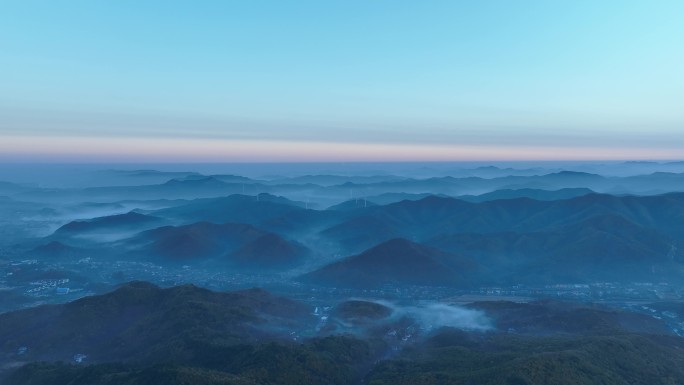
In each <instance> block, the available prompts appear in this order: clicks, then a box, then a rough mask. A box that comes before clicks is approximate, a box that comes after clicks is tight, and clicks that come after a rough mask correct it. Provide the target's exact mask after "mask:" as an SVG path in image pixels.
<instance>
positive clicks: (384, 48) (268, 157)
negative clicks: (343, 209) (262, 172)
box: [0, 0, 684, 161]
mask: <svg viewBox="0 0 684 385" xmlns="http://www.w3.org/2000/svg"><path fill="white" fill-rule="evenodd" d="M682 20H684V2H683V1H679V0H671V1H660V0H652V1H643V0H641V1H636V0H633V1H630V0H603V1H596V0H592V1H585V0H579V1H577V0H573V1H525V0H520V1H510V0H506V1H504V0H501V1H487V0H483V1H470V0H462V1H456V0H452V1H398V0H393V1H368V0H365V1H280V0H273V1H259V0H250V1H228V0H226V1H170V0H167V1H134V0H115V1H111V0H110V1H104V0H102V1H98V0H89V1H51V0H50V1H31V0H8V1H4V2H2V4H0V160H17V159H19V160H39V159H40V160H45V159H55V160H85V161H88V160H90V161H92V160H116V159H123V160H132V159H141V160H160V161H164V160H169V161H179V160H190V161H191V160H202V161H206V160H217V161H220V160H245V161H252V160H264V161H273V160H368V159H373V160H412V159H416V160H417V159H420V160H467V159H471V158H472V159H487V158H491V159H521V158H531V159H533V158H535V157H538V158H544V159H551V158H561V159H566V158H573V159H575V158H577V159H580V158H616V159H617V158H641V159H646V158H650V159H659V158H660V159H665V158H684V22H682ZM3 143H4V144H3Z"/></svg>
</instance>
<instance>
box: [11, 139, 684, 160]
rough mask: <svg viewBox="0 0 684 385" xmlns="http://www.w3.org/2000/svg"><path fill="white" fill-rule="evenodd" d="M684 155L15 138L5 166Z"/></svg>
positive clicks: (667, 154) (631, 150) (672, 152)
mask: <svg viewBox="0 0 684 385" xmlns="http://www.w3.org/2000/svg"><path fill="white" fill-rule="evenodd" d="M682 158H684V149H663V148H649V147H621V148H606V147H598V146H597V147H590V146H582V147H578V146H563V147H561V146H523V145H469V144H465V145H463V144H460V145H459V144H454V145H452V144H447V145H428V144H379V143H349V142H323V141H274V140H229V139H180V138H120V137H119V138H116V137H110V138H103V137H97V138H95V137H63V136H60V137H57V136H55V137H40V138H38V137H31V136H10V137H5V138H3V140H2V142H1V143H0V161H16V162H27V161H33V162H35V161H55V162H79V161H87V162H146V161H150V162H179V161H180V162H339V161H342V162H366V161H369V162H373V161H490V160H491V161H506V160H512V161H515V160H626V159H643V160H671V159H682Z"/></svg>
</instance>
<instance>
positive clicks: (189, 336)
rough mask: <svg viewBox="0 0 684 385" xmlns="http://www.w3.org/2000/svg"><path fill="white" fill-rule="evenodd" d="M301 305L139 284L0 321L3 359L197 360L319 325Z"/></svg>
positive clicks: (264, 296)
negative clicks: (209, 352) (204, 351)
mask: <svg viewBox="0 0 684 385" xmlns="http://www.w3.org/2000/svg"><path fill="white" fill-rule="evenodd" d="M309 312H310V309H309V308H308V307H307V306H305V305H302V304H300V303H297V302H294V301H290V300H287V299H284V298H280V297H276V296H273V295H271V294H269V293H267V292H265V291H263V290H259V289H253V290H246V291H239V292H231V293H219V292H212V291H209V290H206V289H200V288H197V287H195V286H192V285H186V286H177V287H173V288H170V289H160V288H159V287H157V286H154V285H152V284H149V283H141V282H134V283H130V284H127V285H124V286H122V287H121V288H119V289H118V290H116V291H114V292H112V293H109V294H105V295H101V296H94V297H87V298H83V299H80V300H77V301H74V302H71V303H68V304H66V305H51V306H41V307H37V308H32V309H28V310H21V311H16V312H12V313H5V314H0V341H2V342H1V345H0V355H2V356H6V357H11V356H12V354H13V352H16V350H17V349H18V348H19V347H21V346H26V347H28V348H29V350H28V353H27V354H26V356H25V357H24V359H30V360H65V361H69V360H71V357H72V356H73V355H74V354H78V353H80V354H86V355H88V357H89V362H102V361H112V360H114V361H131V360H137V361H145V362H176V361H178V362H183V361H188V360H189V361H192V360H193V359H194V357H197V355H198V354H200V353H201V348H200V346H204V345H211V344H220V345H232V344H238V343H244V342H254V341H257V340H258V339H260V338H264V337H267V336H271V337H277V336H280V335H282V336H287V335H288V334H289V333H290V332H291V331H297V330H300V329H302V328H304V327H306V325H308V322H311V321H312V319H311V318H310V316H309Z"/></svg>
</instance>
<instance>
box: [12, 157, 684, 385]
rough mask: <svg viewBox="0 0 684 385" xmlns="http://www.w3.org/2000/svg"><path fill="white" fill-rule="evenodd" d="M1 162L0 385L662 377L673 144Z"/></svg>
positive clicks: (674, 272) (677, 375)
mask: <svg viewBox="0 0 684 385" xmlns="http://www.w3.org/2000/svg"><path fill="white" fill-rule="evenodd" d="M0 180H2V181H0V383H3V384H5V383H6V384H10V385H13V384H72V385H80V384H89V385H90V384H171V385H173V384H200V385H201V384H374V385H381V384H393V385H398V384H511V385H522V384H594V383H601V384H679V383H684V162H604V163H590V162H574V163H571V162H565V163H562V162H545V163H544V162H528V163H515V162H511V163H506V164H503V163H502V164H495V165H492V164H468V163H420V164H419V163H394V164H381V163H378V164H371V163H358V164H306V165H304V164H293V165H288V164H279V165H276V164H273V165H269V164H261V165H257V164H211V165H202V164H196V165H192V164H190V165H169V164H166V165H132V164H131V165H121V164H117V165H111V166H107V165H92V166H87V167H86V166H83V165H81V166H76V165H41V166H37V165H17V166H16V167H14V166H12V165H7V164H6V165H3V166H2V167H0Z"/></svg>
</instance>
